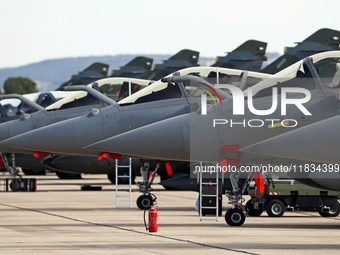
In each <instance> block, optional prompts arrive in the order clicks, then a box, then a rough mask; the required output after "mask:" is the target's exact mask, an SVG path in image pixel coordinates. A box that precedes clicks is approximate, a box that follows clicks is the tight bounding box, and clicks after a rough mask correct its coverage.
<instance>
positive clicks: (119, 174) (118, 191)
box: [115, 158, 132, 208]
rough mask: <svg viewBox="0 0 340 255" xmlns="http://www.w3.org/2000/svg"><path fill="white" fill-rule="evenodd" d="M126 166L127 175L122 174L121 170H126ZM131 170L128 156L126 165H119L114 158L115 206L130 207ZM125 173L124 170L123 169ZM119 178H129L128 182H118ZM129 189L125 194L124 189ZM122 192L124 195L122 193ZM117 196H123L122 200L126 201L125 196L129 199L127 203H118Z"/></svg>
mask: <svg viewBox="0 0 340 255" xmlns="http://www.w3.org/2000/svg"><path fill="white" fill-rule="evenodd" d="M127 168H128V170H129V174H128V175H126V174H125V175H123V174H122V171H124V170H126V169H127ZM131 172H132V160H131V158H129V160H128V164H127V165H126V164H125V165H120V164H119V160H118V159H116V163H115V173H116V208H131V200H132V196H131V179H132V178H131V176H132V174H131ZM124 173H126V171H124ZM120 178H124V179H126V178H128V179H129V184H119V182H118V180H119V179H120ZM127 190H128V191H129V195H126V191H127ZM123 193H124V195H123ZM119 198H125V199H124V201H126V198H128V200H129V205H119Z"/></svg>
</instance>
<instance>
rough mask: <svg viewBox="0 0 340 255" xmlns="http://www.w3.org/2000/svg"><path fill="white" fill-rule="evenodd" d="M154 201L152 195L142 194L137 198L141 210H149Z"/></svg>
mask: <svg viewBox="0 0 340 255" xmlns="http://www.w3.org/2000/svg"><path fill="white" fill-rule="evenodd" d="M152 203H153V199H152V197H151V196H150V195H141V196H140V197H139V198H138V199H137V206H138V208H139V209H141V210H147V209H150V208H151V205H152Z"/></svg>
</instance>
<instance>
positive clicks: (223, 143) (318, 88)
mask: <svg viewBox="0 0 340 255" xmlns="http://www.w3.org/2000/svg"><path fill="white" fill-rule="evenodd" d="M339 70H340V51H333V52H326V53H320V54H317V55H313V56H311V57H307V58H305V59H303V60H301V61H299V62H297V63H296V64H294V65H292V66H291V67H289V68H287V69H285V70H283V71H282V72H280V73H278V74H277V75H275V76H274V77H273V79H266V80H264V81H263V82H260V83H259V84H256V85H255V86H253V87H252V88H249V89H248V90H247V91H245V92H244V94H245V95H246V96H247V97H248V98H247V99H248V100H247V102H245V101H244V98H243V93H242V92H241V91H238V90H237V89H236V90H235V89H234V88H233V87H229V89H230V90H231V92H232V94H233V100H231V98H228V99H226V100H224V101H222V102H221V103H220V104H216V105H210V106H209V105H208V106H209V107H208V109H207V112H206V115H204V114H202V113H204V108H205V107H206V106H205V105H204V104H202V105H203V106H202V108H201V110H198V111H193V112H192V113H190V114H184V115H180V116H176V117H173V118H170V119H167V120H163V121H160V122H157V123H153V124H150V125H147V126H144V127H140V128H137V129H134V130H131V131H129V132H126V133H123V134H120V135H117V136H115V137H112V138H109V139H106V140H103V141H101V142H97V143H94V144H92V145H89V146H86V149H91V150H97V151H98V152H99V153H103V152H105V153H116V154H122V155H127V156H131V157H140V158H152V159H158V160H179V161H194V162H200V161H201V162H202V161H203V162H216V163H217V162H221V165H222V167H224V168H223V169H225V170H226V171H228V169H230V167H231V169H233V167H235V169H236V167H240V168H243V169H247V168H246V166H249V165H257V169H260V168H262V169H263V167H264V166H266V167H267V169H268V167H269V166H270V165H280V164H282V165H284V166H286V165H287V164H288V165H291V164H292V163H296V164H302V163H303V161H301V160H299V161H294V160H292V159H285V158H282V157H277V156H279V155H278V154H280V153H278V154H275V156H276V157H272V156H266V155H257V154H253V153H252V151H251V152H250V151H249V150H244V151H243V150H242V149H243V148H245V147H248V146H250V145H253V144H256V143H259V142H261V141H263V140H265V139H269V138H272V137H276V136H278V135H280V134H283V133H287V132H289V131H291V130H294V129H297V130H296V131H294V132H298V130H299V129H300V130H301V131H300V132H304V130H306V131H308V129H309V128H313V126H312V125H311V124H313V123H316V122H318V121H321V120H326V121H327V119H328V118H330V117H332V116H337V115H338V110H337V109H339V107H340V100H339V99H338V98H339V97H338V96H337V94H338V92H339V88H338V86H339V80H338V78H337V77H338V73H339ZM275 78H276V79H275ZM171 79H172V81H174V82H175V81H176V82H179V81H181V80H185V79H187V77H184V78H181V77H172V78H171ZM164 82H170V80H168V79H164ZM207 85H209V84H207ZM271 95H272V96H271ZM202 102H203V103H204V101H202ZM279 105H281V107H279ZM244 106H248V107H244ZM231 109H232V110H233V111H231ZM320 123H322V122H320ZM325 123H326V122H325ZM308 125H310V126H308ZM314 125H317V124H314ZM322 126H323V127H324V128H325V126H324V125H322ZM291 132H293V131H291ZM289 133H290V132H289ZM289 133H287V135H288V134H289ZM309 133H310V134H311V132H310V131H309ZM291 134H293V133H291ZM282 137H284V136H282ZM292 137H293V138H294V137H296V135H294V136H292ZM282 139H284V138H282ZM280 140H281V139H280ZM313 140H314V139H313ZM313 140H309V141H310V142H309V144H308V146H309V147H311V146H313V145H314V146H318V144H317V143H316V144H314V143H313ZM16 142H18V140H17V141H16ZM17 145H18V144H17ZM300 147H301V146H300ZM261 148H262V149H263V146H262V147H261ZM286 148H288V147H286ZM274 151H276V152H278V151H279V150H274ZM307 151H308V150H307ZM280 152H281V151H280ZM266 153H268V150H266ZM301 154H303V153H300V155H301ZM314 155H315V154H314ZM318 158H319V157H318ZM308 159H311V157H308ZM311 160H312V159H311ZM312 161H313V160H312ZM316 161H318V160H317V159H316ZM328 162H329V161H328ZM304 163H310V162H304ZM259 166H260V167H259ZM232 183H236V181H235V182H232ZM239 191H240V188H239V187H237V185H235V187H234V190H233V193H232V194H230V196H229V198H230V199H231V202H232V203H233V208H232V209H231V210H230V211H228V212H227V213H226V220H227V222H228V223H229V224H232V225H241V224H243V222H244V214H243V212H242V210H241V209H239V208H242V205H240V204H239V203H238V200H239V199H240V198H241V196H240V193H239Z"/></svg>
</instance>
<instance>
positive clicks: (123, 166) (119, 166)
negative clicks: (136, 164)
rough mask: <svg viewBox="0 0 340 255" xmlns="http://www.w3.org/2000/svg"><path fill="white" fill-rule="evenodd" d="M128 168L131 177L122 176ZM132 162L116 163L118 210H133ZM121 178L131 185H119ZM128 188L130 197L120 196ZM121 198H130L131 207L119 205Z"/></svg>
mask: <svg viewBox="0 0 340 255" xmlns="http://www.w3.org/2000/svg"><path fill="white" fill-rule="evenodd" d="M128 95H129V96H131V79H129V93H128ZM126 168H128V169H129V175H121V174H122V173H121V172H122V171H123V170H124V169H126ZM131 172H132V161H131V158H129V161H128V164H127V165H119V160H118V159H116V163H115V173H116V208H131V200H132V196H131V179H132V178H131V177H132V174H131ZM119 178H125V179H126V178H129V184H126V185H121V184H119V183H118V179H119ZM126 188H128V190H129V195H128V196H127V195H120V194H121V193H123V192H126ZM119 189H123V190H119ZM119 198H128V199H129V205H128V206H127V205H119V203H118V200H119Z"/></svg>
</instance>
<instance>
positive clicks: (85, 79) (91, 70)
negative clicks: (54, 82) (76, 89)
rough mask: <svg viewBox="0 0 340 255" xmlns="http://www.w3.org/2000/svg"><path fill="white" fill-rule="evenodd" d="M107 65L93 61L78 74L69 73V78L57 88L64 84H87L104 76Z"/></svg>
mask: <svg viewBox="0 0 340 255" xmlns="http://www.w3.org/2000/svg"><path fill="white" fill-rule="evenodd" d="M108 69H109V65H107V64H103V63H100V62H95V63H93V64H92V65H90V66H88V67H87V68H85V69H84V70H83V71H81V72H80V73H78V74H75V75H71V78H70V80H68V81H66V82H64V83H63V84H61V85H60V86H59V88H58V89H57V90H60V88H62V87H65V86H72V85H82V84H89V83H91V82H94V81H96V80H99V79H103V78H106V76H107V71H108Z"/></svg>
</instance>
